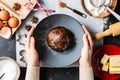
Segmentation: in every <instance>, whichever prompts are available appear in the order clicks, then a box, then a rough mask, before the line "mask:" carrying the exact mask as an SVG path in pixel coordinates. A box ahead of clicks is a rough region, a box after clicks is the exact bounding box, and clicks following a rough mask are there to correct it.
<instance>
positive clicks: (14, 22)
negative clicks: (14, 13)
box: [8, 17, 19, 28]
mask: <svg viewBox="0 0 120 80" xmlns="http://www.w3.org/2000/svg"><path fill="white" fill-rule="evenodd" d="M18 24H19V20H18V18H16V17H11V18H10V19H9V20H8V25H9V26H10V27H11V28H16V27H17V26H18Z"/></svg>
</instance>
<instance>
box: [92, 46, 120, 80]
mask: <svg viewBox="0 0 120 80" xmlns="http://www.w3.org/2000/svg"><path fill="white" fill-rule="evenodd" d="M104 54H107V55H120V47H118V46H116V45H113V44H107V45H103V46H101V47H100V48H98V49H97V50H95V52H94V53H93V55H92V67H93V71H94V73H95V75H96V76H97V77H99V78H100V79H101V80H117V79H118V78H120V74H117V75H116V74H109V72H105V71H102V70H101V69H102V64H101V63H100V61H101V58H102V57H103V56H104Z"/></svg>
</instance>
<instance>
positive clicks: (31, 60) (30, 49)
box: [26, 27, 39, 67]
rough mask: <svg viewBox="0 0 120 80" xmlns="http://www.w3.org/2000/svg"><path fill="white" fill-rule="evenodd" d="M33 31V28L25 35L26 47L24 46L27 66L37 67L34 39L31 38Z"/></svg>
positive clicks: (37, 59)
mask: <svg viewBox="0 0 120 80" xmlns="http://www.w3.org/2000/svg"><path fill="white" fill-rule="evenodd" d="M33 31H34V27H32V28H31V30H30V32H29V33H28V35H27V45H26V52H27V64H28V66H30V67H38V66H39V57H38V52H37V51H36V49H35V39H34V37H33V36H32V33H33Z"/></svg>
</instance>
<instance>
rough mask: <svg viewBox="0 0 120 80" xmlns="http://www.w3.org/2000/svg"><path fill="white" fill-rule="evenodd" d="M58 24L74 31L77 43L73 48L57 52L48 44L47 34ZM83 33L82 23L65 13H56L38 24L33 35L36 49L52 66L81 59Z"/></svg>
mask: <svg viewBox="0 0 120 80" xmlns="http://www.w3.org/2000/svg"><path fill="white" fill-rule="evenodd" d="M56 26H63V27H65V28H67V29H68V30H70V31H71V32H72V33H73V35H74V38H75V45H73V46H72V48H70V49H68V50H65V51H63V52H57V51H54V50H52V49H51V48H50V47H49V46H48V45H47V43H46V35H47V33H48V31H49V30H50V29H51V28H54V27H56ZM83 34H84V32H83V30H82V27H81V24H80V23H79V22H78V21H77V20H75V19H74V18H72V17H70V16H68V15H65V14H54V15H51V16H49V17H46V18H45V19H43V20H42V21H41V22H40V23H39V24H38V26H37V28H36V29H35V31H34V33H33V36H34V37H35V40H36V49H37V51H38V53H39V55H40V59H41V61H43V62H44V63H46V64H48V65H49V66H51V67H64V66H68V65H70V64H72V63H74V62H75V61H77V60H78V59H79V57H80V52H81V48H82V46H83V41H82V37H83Z"/></svg>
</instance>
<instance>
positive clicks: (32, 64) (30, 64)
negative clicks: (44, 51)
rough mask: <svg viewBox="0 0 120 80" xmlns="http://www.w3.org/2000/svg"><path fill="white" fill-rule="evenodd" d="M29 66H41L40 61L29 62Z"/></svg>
mask: <svg viewBox="0 0 120 80" xmlns="http://www.w3.org/2000/svg"><path fill="white" fill-rule="evenodd" d="M28 66H30V67H39V66H40V63H28Z"/></svg>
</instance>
